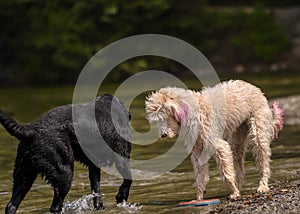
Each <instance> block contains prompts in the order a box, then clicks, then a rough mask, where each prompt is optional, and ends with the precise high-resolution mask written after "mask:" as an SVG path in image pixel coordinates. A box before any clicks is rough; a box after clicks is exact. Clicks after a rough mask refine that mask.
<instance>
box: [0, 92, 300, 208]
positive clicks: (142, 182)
mask: <svg viewBox="0 0 300 214" xmlns="http://www.w3.org/2000/svg"><path fill="white" fill-rule="evenodd" d="M72 90H73V89H72V88H71V87H65V88H47V89H32V88H28V89H5V90H4V89H2V90H0V102H1V104H0V105H1V108H2V109H4V110H6V111H8V112H9V113H10V114H13V116H14V117H15V118H17V119H18V120H19V121H20V122H23V123H26V122H30V121H31V120H33V119H34V118H36V117H38V116H39V115H40V114H41V113H42V112H45V111H46V110H48V109H50V108H52V107H55V106H58V105H63V104H67V103H70V102H71V99H72ZM142 103H143V100H142V98H139V97H138V98H137V100H136V102H135V103H133V106H131V109H130V110H131V112H132V114H133V118H132V122H131V124H132V126H133V127H134V128H136V129H138V130H141V131H146V130H148V129H149V126H148V124H147V123H146V121H145V119H144V109H143V104H142ZM299 142H300V126H285V127H284V129H283V130H282V132H280V136H279V138H278V139H277V140H276V141H275V142H273V143H272V152H273V155H272V163H271V166H272V178H271V180H270V183H271V184H272V183H276V182H280V181H286V180H287V179H289V180H291V179H295V180H300V178H299V177H300V170H299V169H300V144H299ZM172 146H173V142H172V141H167V142H157V143H154V144H153V145H148V146H140V145H134V146H133V149H132V158H133V159H136V160H142V159H148V158H152V157H155V156H158V155H159V154H161V153H164V152H165V151H167V150H168V149H169V148H171V147H172ZM16 148H17V140H16V139H14V138H13V137H11V136H9V135H8V134H7V133H6V132H5V130H4V129H3V128H2V127H1V128H0V164H1V167H0V213H3V211H4V209H5V206H6V203H7V202H8V201H9V199H10V196H11V186H12V180H11V178H12V170H13V163H14V158H15V155H16ZM246 157H247V158H246V159H247V161H246V178H245V182H244V186H243V190H242V194H246V193H249V192H253V191H255V190H256V188H257V183H258V179H259V177H258V172H257V170H256V168H255V166H254V161H253V158H252V153H251V152H247V154H246ZM133 173H134V174H135V175H136V176H140V179H138V180H134V181H133V184H132V188H131V192H130V196H129V203H130V204H122V205H120V206H116V204H115V199H114V197H115V195H116V193H117V190H118V187H119V185H120V184H121V182H122V180H121V179H120V178H117V177H115V176H112V175H109V174H107V173H102V178H101V191H102V194H103V195H102V198H103V202H104V206H105V207H106V209H105V211H97V212H95V211H92V206H91V195H90V187H89V181H88V173H87V169H86V168H85V167H83V166H81V165H80V164H78V163H76V165H75V174H74V180H73V183H72V188H71V191H70V192H69V194H68V195H67V197H66V200H65V205H64V212H65V213H83V212H84V213H199V212H203V211H208V210H209V209H210V208H203V207H202V208H190V207H189V208H180V207H177V204H178V202H180V201H181V200H192V199H195V196H196V193H195V188H194V187H193V183H194V178H193V177H194V176H193V171H192V167H191V163H190V161H189V158H186V159H185V160H184V161H183V162H182V163H181V164H180V165H179V166H178V167H176V168H175V169H174V170H172V171H170V172H167V173H165V174H163V175H157V172H149V171H147V172H145V171H139V170H137V169H133ZM155 175H157V176H155ZM146 178H151V179H146ZM228 194H229V189H228V187H227V186H226V185H225V184H224V182H223V181H221V180H220V178H219V175H218V172H217V170H216V165H215V162H214V161H213V160H211V161H210V182H209V184H208V185H207V193H206V195H205V197H206V198H220V199H221V201H222V203H225V202H226V197H227V195H228ZM52 196H53V192H52V189H51V187H50V186H49V185H48V184H46V183H45V181H43V180H42V179H41V178H40V177H39V178H38V179H37V180H36V182H35V183H34V185H33V187H32V189H31V191H30V192H29V193H28V195H27V196H26V198H25V199H24V200H23V202H22V204H21V205H20V207H19V213H47V212H48V210H49V207H50V204H51V201H52Z"/></svg>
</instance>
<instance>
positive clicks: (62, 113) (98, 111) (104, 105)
mask: <svg viewBox="0 0 300 214" xmlns="http://www.w3.org/2000/svg"><path fill="white" fill-rule="evenodd" d="M112 99H113V96H112V95H108V94H106V95H103V96H99V97H97V98H96V99H95V100H94V101H93V102H95V110H94V112H95V116H96V120H97V126H98V129H99V131H100V133H101V135H102V137H103V139H104V140H105V142H106V143H107V145H108V146H109V148H111V149H107V148H108V147H107V148H106V149H105V148H104V147H103V152H101V155H100V156H99V157H98V156H97V158H99V163H100V166H95V165H94V164H93V163H92V162H91V161H90V160H89V158H87V156H86V155H85V154H84V152H83V151H82V149H81V147H80V145H79V143H78V141H77V138H76V136H75V133H74V127H73V123H72V105H66V106H61V107H58V108H55V109H53V110H50V111H48V112H47V113H45V114H44V115H43V116H42V117H40V118H39V119H37V120H36V121H34V122H33V123H31V124H30V125H19V124H18V123H16V121H14V120H13V119H12V118H10V117H9V116H7V115H6V114H5V113H4V112H2V111H0V123H1V124H2V125H3V126H4V127H5V129H6V130H7V131H8V132H9V133H10V134H11V135H13V136H15V137H16V138H18V139H19V141H20V143H19V146H18V152H17V157H16V161H15V167H14V173H13V179H14V181H13V193H12V198H11V200H10V201H9V203H8V204H7V207H6V210H5V213H6V214H8V213H9V214H12V213H16V211H17V209H18V206H19V205H20V203H21V201H22V200H23V199H24V197H25V195H26V194H27V192H28V191H29V190H30V188H31V186H32V184H33V182H34V180H35V179H36V177H37V175H38V174H41V175H42V176H44V177H45V179H46V180H47V181H48V183H50V184H51V185H52V186H53V190H54V197H53V202H52V205H51V208H50V212H52V213H58V212H60V211H61V210H62V206H63V201H64V198H65V196H66V195H67V193H68V192H69V189H70V187H71V182H72V178H73V171H74V160H77V161H80V162H81V163H83V164H84V165H86V166H87V167H88V170H89V179H90V184H91V190H92V192H94V193H96V194H95V196H94V198H93V201H94V207H95V209H103V208H104V207H103V203H102V200H101V197H100V167H101V166H105V165H112V164H113V163H115V164H116V168H117V169H118V171H119V172H120V174H121V175H122V176H123V178H124V179H123V183H122V185H121V186H120V188H119V191H118V194H117V196H116V202H117V203H121V202H123V200H125V201H127V198H128V195H129V189H130V186H131V182H132V180H131V173H130V167H129V161H128V159H129V158H130V151H131V143H130V142H129V140H125V139H124V138H122V137H121V136H120V135H119V134H118V133H117V131H116V130H115V128H114V125H113V123H112V119H111V103H112ZM93 102H91V103H87V104H82V105H78V106H79V107H80V108H83V109H85V108H90V107H91V106H93V105H92V104H93ZM117 108H118V110H117V111H118V112H119V114H123V115H119V116H120V117H122V116H123V117H124V115H125V116H126V123H124V122H123V123H124V124H119V125H120V126H121V127H123V128H124V130H125V131H127V130H129V126H128V121H129V120H130V114H129V112H128V111H127V110H126V109H125V108H124V106H123V105H122V104H121V103H119V106H117ZM91 109H93V108H91ZM89 120H91V118H89V117H88V116H83V117H80V118H79V119H78V118H77V121H76V120H74V121H76V122H79V123H80V122H82V123H83V124H88V123H89ZM120 123H122V122H120ZM83 126H84V125H83ZM86 131H87V132H89V131H90V132H92V130H88V129H87V130H86ZM87 134H92V133H87ZM127 139H128V138H127ZM129 139H130V138H129ZM93 143H95V142H93ZM95 145H97V144H95ZM98 146H99V145H98ZM100 146H101V145H100ZM101 148H102V147H101ZM115 153H118V154H119V155H121V156H123V157H125V158H127V159H124V158H120V156H118V155H116V154H115ZM97 193H98V194H97Z"/></svg>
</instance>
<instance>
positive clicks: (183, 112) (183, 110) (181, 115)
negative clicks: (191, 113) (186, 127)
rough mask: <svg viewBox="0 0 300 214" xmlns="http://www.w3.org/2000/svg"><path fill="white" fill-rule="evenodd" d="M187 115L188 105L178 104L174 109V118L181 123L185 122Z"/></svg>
mask: <svg viewBox="0 0 300 214" xmlns="http://www.w3.org/2000/svg"><path fill="white" fill-rule="evenodd" d="M187 117H188V107H187V105H185V104H182V105H180V107H179V109H178V108H177V109H176V110H175V119H176V120H177V121H180V122H181V123H183V124H184V123H185V122H186V120H187Z"/></svg>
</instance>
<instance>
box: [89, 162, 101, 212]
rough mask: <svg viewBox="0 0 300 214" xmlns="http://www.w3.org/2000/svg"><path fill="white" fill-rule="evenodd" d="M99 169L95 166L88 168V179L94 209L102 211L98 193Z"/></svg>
mask: <svg viewBox="0 0 300 214" xmlns="http://www.w3.org/2000/svg"><path fill="white" fill-rule="evenodd" d="M100 173H101V172H100V169H99V168H97V167H95V166H90V167H89V178H90V184H91V190H92V192H93V193H94V194H95V196H94V198H93V201H94V207H95V209H96V210H103V209H104V206H103V202H102V199H101V193H100Z"/></svg>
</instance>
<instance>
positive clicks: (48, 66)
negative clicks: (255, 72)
mask: <svg viewBox="0 0 300 214" xmlns="http://www.w3.org/2000/svg"><path fill="white" fill-rule="evenodd" d="M229 2H231V3H232V4H234V3H235V2H236V1H229ZM265 2H266V3H267V4H269V1H265ZM278 2H279V1H278ZM288 3H293V1H291V2H290V1H288V2H287V4H288ZM212 4H217V5H219V4H220V2H219V1H215V3H214V1H212V2H210V1H205V0H190V1H186V0H151V1H144V0H138V1H122V0H110V1H108V0H85V1H76V0H64V1H59V0H51V1H49V0H9V1H7V0H0V29H1V35H0V49H1V51H0V85H1V86H5V85H21V84H23V85H42V84H65V83H68V84H72V83H74V82H75V81H76V79H77V76H78V74H79V73H80V71H81V69H82V68H83V66H84V65H85V64H86V63H87V61H88V60H89V59H90V57H92V56H93V55H94V54H95V53H96V52H97V51H99V50H100V49H101V48H103V47H105V46H106V45H108V44H110V43H111V42H114V41H116V40H119V39H122V38H124V37H127V36H131V35H136V34H144V33H159V34H167V35H170V36H175V37H178V38H180V39H183V40H185V41H187V42H189V43H191V44H192V45H194V46H196V47H197V48H199V50H200V51H202V52H203V53H204V54H205V55H206V56H207V57H208V58H209V57H210V56H212V55H213V54H214V52H215V51H216V50H217V49H218V48H219V46H220V41H222V39H223V38H230V39H229V44H228V45H230V46H232V47H233V48H234V49H236V51H237V52H238V53H239V54H237V56H236V57H237V61H239V60H240V61H243V60H244V61H245V60H252V59H254V60H260V61H265V62H272V61H275V60H276V59H277V57H278V56H279V55H280V53H281V52H282V51H284V50H286V49H287V48H288V47H289V41H288V38H287V37H286V35H285V34H284V33H283V31H282V30H281V29H280V28H279V27H278V26H277V25H276V24H275V22H274V17H273V14H272V12H270V11H268V10H265V9H264V8H263V7H262V6H260V7H256V9H255V10H254V12H253V13H247V12H245V11H243V10H240V11H238V12H226V11H220V10H209V7H210V6H211V5H212ZM241 50H247V51H241ZM150 63H151V64H154V65H160V64H162V62H160V60H157V59H152V60H151V59H150V60H145V59H137V60H135V61H132V62H130V63H129V62H128V63H124V64H122V65H120V66H119V67H118V69H119V71H120V72H119V73H118V74H116V75H114V76H112V77H111V79H112V80H119V79H120V78H122V77H123V76H124V75H127V74H131V73H135V72H138V71H139V70H141V69H146V68H148V67H149V66H150ZM171 64H172V63H167V64H166V65H162V66H163V67H164V68H166V67H167V68H166V69H168V68H172V65H171ZM173 67H174V66H173Z"/></svg>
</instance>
